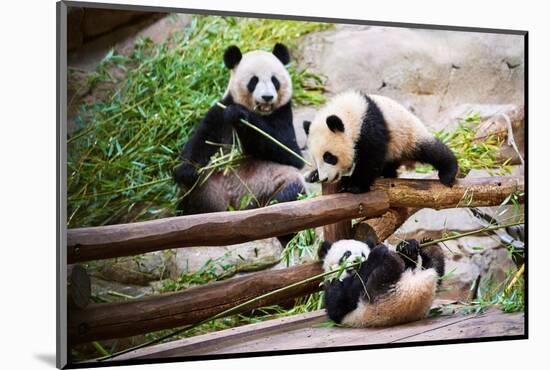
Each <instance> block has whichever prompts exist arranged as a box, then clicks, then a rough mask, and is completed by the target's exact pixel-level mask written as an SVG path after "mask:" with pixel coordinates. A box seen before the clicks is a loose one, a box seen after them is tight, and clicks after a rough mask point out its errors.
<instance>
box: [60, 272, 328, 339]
mask: <svg viewBox="0 0 550 370" xmlns="http://www.w3.org/2000/svg"><path fill="white" fill-rule="evenodd" d="M322 272H323V271H322V268H321V264H320V263H309V264H304V265H300V266H294V267H290V268H287V269H282V270H271V271H262V272H258V273H255V274H252V275H247V276H243V277H237V278H233V279H229V280H223V281H218V282H214V283H210V284H208V285H202V286H198V287H194V288H189V289H186V290H184V291H182V292H177V293H170V294H162V295H159V296H151V297H147V298H142V299H136V300H131V301H126V302H118V303H109V304H95V305H89V306H88V307H87V308H85V309H83V310H74V311H71V314H70V315H69V323H68V332H69V342H70V344H71V345H73V344H78V343H82V342H87V341H92V340H101V339H110V338H119V337H127V336H131V335H137V334H143V333H148V332H152V331H156V330H161V329H169V328H174V327H177V326H183V325H187V324H194V323H197V322H200V321H201V320H204V319H206V318H208V317H211V316H213V315H216V314H218V313H220V312H222V311H224V310H227V309H228V308H231V307H234V306H236V305H238V304H241V303H243V302H246V301H247V300H249V299H252V298H254V297H257V296H259V295H261V294H264V293H267V292H270V291H272V290H275V289H279V288H282V287H285V286H288V285H290V284H293V283H296V282H298V281H300V280H303V279H305V278H306V277H311V276H315V275H318V274H320V273H322ZM319 283H320V281H313V282H311V283H308V284H304V285H300V286H298V287H296V288H293V289H290V290H288V291H284V292H281V293H280V294H275V295H273V296H270V297H267V298H266V299H263V300H260V301H258V302H256V303H255V304H254V305H250V306H249V307H245V308H243V309H242V310H241V311H240V312H245V311H250V310H251V309H253V308H257V307H264V306H268V305H273V304H277V303H281V302H285V301H288V300H290V299H292V298H297V297H301V296H304V295H307V294H310V293H313V292H315V291H317V290H319V289H320V287H319Z"/></svg>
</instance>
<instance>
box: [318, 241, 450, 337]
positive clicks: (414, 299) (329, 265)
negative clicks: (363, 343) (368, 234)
mask: <svg viewBox="0 0 550 370" xmlns="http://www.w3.org/2000/svg"><path fill="white" fill-rule="evenodd" d="M424 241H426V240H423V241H422V242H424ZM318 254H319V258H320V259H321V260H322V262H323V269H324V270H325V272H328V271H331V270H334V269H335V268H338V266H340V265H341V263H342V262H344V261H348V262H354V261H356V259H357V258H361V259H362V260H363V262H362V263H361V264H360V265H359V266H358V267H351V268H348V269H347V270H344V272H343V273H342V275H341V276H340V277H338V278H332V279H331V278H326V279H325V281H324V292H325V295H324V297H325V298H324V299H325V306H326V310H327V314H328V316H329V318H330V319H332V320H333V321H335V322H336V323H339V324H344V325H347V326H352V327H373V326H389V325H397V324H402V323H406V322H410V321H415V320H419V319H422V318H424V317H426V315H427V314H428V312H429V310H430V307H431V305H432V303H433V301H434V298H435V293H436V288H437V287H438V285H439V284H440V282H441V280H440V278H441V277H442V276H443V274H444V272H445V260H444V255H443V251H442V250H441V247H440V246H438V245H432V246H426V247H422V248H421V247H419V243H418V241H416V240H414V239H410V240H406V241H403V242H401V243H399V245H398V246H397V248H396V252H394V251H391V250H390V249H388V247H386V246H385V245H384V244H379V245H376V246H375V244H374V243H372V242H370V241H369V242H366V243H363V242H360V241H357V240H339V241H337V242H334V243H329V242H323V244H322V245H321V246H320V248H319V251H318ZM419 256H420V257H421V265H420V266H417V262H418V257H419Z"/></svg>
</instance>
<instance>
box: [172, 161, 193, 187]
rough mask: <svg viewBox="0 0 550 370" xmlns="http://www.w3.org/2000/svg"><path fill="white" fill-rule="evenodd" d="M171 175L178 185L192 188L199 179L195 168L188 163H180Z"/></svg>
mask: <svg viewBox="0 0 550 370" xmlns="http://www.w3.org/2000/svg"><path fill="white" fill-rule="evenodd" d="M173 175H174V180H175V181H176V182H177V183H178V184H183V185H186V186H192V185H193V184H194V183H195V181H197V179H198V178H199V175H198V173H197V169H196V167H195V166H193V165H191V164H189V163H182V164H181V165H179V166H178V167H176V169H175V170H174V174H173Z"/></svg>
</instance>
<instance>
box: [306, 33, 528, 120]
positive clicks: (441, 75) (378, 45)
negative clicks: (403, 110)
mask: <svg viewBox="0 0 550 370" xmlns="http://www.w3.org/2000/svg"><path fill="white" fill-rule="evenodd" d="M298 54H299V61H300V64H301V65H302V66H306V67H308V68H310V69H311V70H313V71H315V72H317V73H320V74H323V75H325V76H327V78H328V80H327V89H328V90H329V91H330V92H331V93H338V92H341V91H344V90H347V89H350V88H354V89H360V90H363V91H365V92H369V93H378V94H383V95H387V96H389V97H392V98H394V99H396V100H398V101H400V102H401V103H403V104H404V105H405V106H407V107H409V109H411V110H412V111H413V112H415V113H416V114H417V115H418V116H419V117H420V118H421V119H422V120H423V121H424V122H425V123H426V124H427V125H428V126H429V127H430V128H432V129H434V130H437V129H441V128H444V127H446V126H448V124H449V123H453V122H452V121H453V117H454V116H456V115H457V114H458V111H459V110H460V111H461V113H463V112H464V111H465V110H466V109H468V108H467V107H466V106H464V104H476V105H478V104H483V105H492V104H496V105H500V104H516V105H522V104H523V99H524V84H523V81H524V49H523V38H522V36H516V35H497V34H482V33H470V32H451V31H449V32H446V31H439V30H438V31H436V30H421V29H406V28H395V27H362V26H350V25H338V26H336V27H335V28H334V29H333V30H328V31H324V32H317V33H313V34H310V35H308V36H306V37H304V39H303V40H302V42H301V44H300V48H299V53H298ZM460 106H462V108H457V107H460ZM500 108H501V107H500ZM500 108H498V109H500ZM494 109H497V107H495V108H494Z"/></svg>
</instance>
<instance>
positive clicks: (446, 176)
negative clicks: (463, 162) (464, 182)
mask: <svg viewBox="0 0 550 370" xmlns="http://www.w3.org/2000/svg"><path fill="white" fill-rule="evenodd" d="M438 176H439V181H440V182H441V183H442V184H443V185H445V186H448V187H450V188H451V187H453V184H454V183H455V179H456V173H454V172H441V171H439V173H438Z"/></svg>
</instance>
